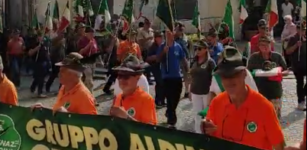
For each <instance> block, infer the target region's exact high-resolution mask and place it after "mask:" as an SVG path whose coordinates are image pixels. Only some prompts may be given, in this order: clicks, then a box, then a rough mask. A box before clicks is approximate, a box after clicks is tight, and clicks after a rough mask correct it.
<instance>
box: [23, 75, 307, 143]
mask: <svg viewBox="0 0 307 150" xmlns="http://www.w3.org/2000/svg"><path fill="white" fill-rule="evenodd" d="M31 81H32V79H31V78H30V77H23V78H22V87H21V89H20V91H19V97H20V102H19V103H20V105H21V106H30V105H32V104H34V103H36V102H40V103H43V104H44V105H45V106H52V105H53V103H54V102H55V100H56V97H55V95H51V96H50V97H49V98H46V99H36V98H33V97H32V96H33V95H31V93H30V91H29V86H30V84H31ZM103 82H104V81H102V80H96V81H95V86H96V87H97V86H99V85H100V84H101V83H103ZM57 87H58V81H56V83H55V84H54V86H53V90H54V91H56V90H57ZM283 87H284V97H283V108H282V126H283V131H284V134H285V137H286V141H287V144H288V145H289V144H293V143H295V142H299V141H300V140H301V139H302V137H303V123H304V119H305V116H306V114H305V112H301V111H297V110H296V109H295V108H296V106H297V100H296V99H297V98H296V91H295V80H294V79H293V77H289V78H287V79H285V80H284V81H283ZM150 93H151V94H152V95H154V87H153V86H151V87H150ZM101 94H102V92H101V90H100V91H96V92H95V93H94V95H95V96H96V97H97V96H98V97H97V100H98V102H99V103H100V106H99V107H97V110H98V111H99V114H105V115H107V114H108V111H109V108H110V105H111V101H112V97H111V96H105V95H101ZM191 109H192V104H191V103H190V101H189V100H188V99H183V100H181V102H180V104H179V106H178V109H177V114H178V118H179V120H178V123H177V128H178V129H179V130H184V131H193V128H194V121H193V113H192V112H191ZM164 113H165V108H162V109H159V110H157V114H158V119H159V123H162V122H165V121H166V118H165V116H164Z"/></svg>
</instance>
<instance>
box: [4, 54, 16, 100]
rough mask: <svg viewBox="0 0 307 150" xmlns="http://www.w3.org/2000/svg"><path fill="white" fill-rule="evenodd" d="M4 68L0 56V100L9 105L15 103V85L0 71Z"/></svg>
mask: <svg viewBox="0 0 307 150" xmlns="http://www.w3.org/2000/svg"><path fill="white" fill-rule="evenodd" d="M3 69H4V67H3V62H2V58H1V56H0V89H1V92H0V102H1V103H6V104H10V105H17V104H18V98H17V91H16V88H15V85H14V84H13V83H12V82H11V81H10V80H9V79H8V78H7V77H6V76H5V74H4V73H3V72H2V71H3Z"/></svg>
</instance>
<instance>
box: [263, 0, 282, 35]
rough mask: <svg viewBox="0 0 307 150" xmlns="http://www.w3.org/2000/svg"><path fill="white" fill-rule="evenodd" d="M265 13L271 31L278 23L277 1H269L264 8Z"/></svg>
mask: <svg viewBox="0 0 307 150" xmlns="http://www.w3.org/2000/svg"><path fill="white" fill-rule="evenodd" d="M266 13H267V14H268V24H269V28H270V29H272V28H273V27H274V26H275V25H277V23H278V19H279V18H278V7H277V0H269V1H268V4H267V6H266Z"/></svg>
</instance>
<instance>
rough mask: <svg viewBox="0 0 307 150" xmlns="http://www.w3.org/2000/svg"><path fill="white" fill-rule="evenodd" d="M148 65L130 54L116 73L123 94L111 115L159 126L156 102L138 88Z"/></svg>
mask: <svg viewBox="0 0 307 150" xmlns="http://www.w3.org/2000/svg"><path fill="white" fill-rule="evenodd" d="M147 66H148V65H147V64H146V63H141V62H140V61H139V60H138V59H137V58H136V56H134V55H132V54H129V55H128V56H127V57H126V58H125V59H124V60H123V62H122V64H121V65H120V66H118V67H116V68H114V71H116V72H117V79H118V81H119V87H120V88H121V89H122V91H123V92H122V93H121V94H119V95H116V97H115V101H114V105H113V107H112V108H111V110H110V115H111V116H115V117H119V118H124V119H129V120H133V121H138V122H141V123H145V124H152V125H156V124H157V115H156V108H155V101H154V99H153V98H152V97H151V95H149V94H148V93H147V92H145V91H143V90H142V89H141V88H140V87H138V86H137V83H138V81H139V79H140V77H141V75H142V73H143V72H144V69H145V67H147Z"/></svg>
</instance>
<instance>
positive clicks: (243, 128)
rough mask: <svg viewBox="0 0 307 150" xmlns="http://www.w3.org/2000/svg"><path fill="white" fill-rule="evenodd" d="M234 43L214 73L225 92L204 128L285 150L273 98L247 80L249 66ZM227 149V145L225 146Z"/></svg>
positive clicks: (262, 146) (253, 144)
mask: <svg viewBox="0 0 307 150" xmlns="http://www.w3.org/2000/svg"><path fill="white" fill-rule="evenodd" d="M238 53H239V51H238V50H237V49H235V48H234V47H232V48H231V47H228V48H226V49H225V50H224V51H223V52H222V54H221V55H222V56H223V60H222V62H221V63H219V64H218V65H217V68H216V70H215V72H214V73H215V74H217V75H219V76H221V80H222V84H223V86H224V88H225V92H223V93H221V94H219V95H218V96H217V97H215V98H214V99H213V100H212V102H211V104H210V106H209V110H208V114H207V118H206V119H205V120H204V121H203V124H202V128H203V132H204V133H206V134H210V135H212V136H215V137H218V138H222V139H225V140H229V141H232V142H237V143H240V144H244V145H248V146H251V147H255V148H258V149H263V150H273V149H275V150H283V149H284V142H285V141H284V137H283V133H282V129H281V127H280V124H279V121H278V119H277V116H276V113H275V110H274V107H273V105H272V103H270V101H268V100H267V99H266V98H265V97H263V96H262V95H261V94H259V93H258V92H256V91H254V90H253V89H251V88H250V87H249V86H248V85H246V83H245V77H246V75H247V72H246V67H245V66H244V64H243V62H242V56H239V55H238ZM226 149H227V148H226Z"/></svg>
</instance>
